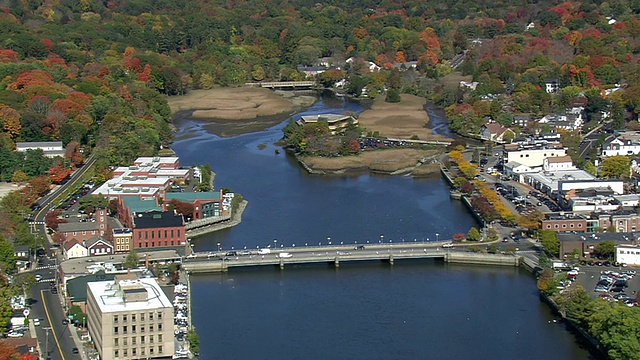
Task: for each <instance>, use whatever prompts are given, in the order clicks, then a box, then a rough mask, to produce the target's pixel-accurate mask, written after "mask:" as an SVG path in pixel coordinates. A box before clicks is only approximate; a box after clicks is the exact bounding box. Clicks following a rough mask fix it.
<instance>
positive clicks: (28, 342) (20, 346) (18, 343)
mask: <svg viewBox="0 0 640 360" xmlns="http://www.w3.org/2000/svg"><path fill="white" fill-rule="evenodd" d="M2 341H3V342H4V343H5V344H7V345H8V346H9V347H11V348H12V349H13V350H14V354H19V355H21V356H22V355H31V356H33V357H34V358H35V359H39V358H40V354H39V353H38V339H37V338H26V337H22V338H6V339H2ZM16 358H17V359H18V358H19V359H22V357H16ZM12 359H13V358H12Z"/></svg>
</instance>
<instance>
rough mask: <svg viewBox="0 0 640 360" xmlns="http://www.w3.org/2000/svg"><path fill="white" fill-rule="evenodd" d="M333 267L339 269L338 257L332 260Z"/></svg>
mask: <svg viewBox="0 0 640 360" xmlns="http://www.w3.org/2000/svg"><path fill="white" fill-rule="evenodd" d="M333 265H334V266H335V267H336V269H337V268H339V267H340V258H339V257H337V256H336V257H335V258H334V259H333Z"/></svg>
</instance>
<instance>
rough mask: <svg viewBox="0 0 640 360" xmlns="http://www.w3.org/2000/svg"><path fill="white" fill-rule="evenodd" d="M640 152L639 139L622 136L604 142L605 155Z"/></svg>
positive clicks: (636, 153) (635, 153) (603, 152)
mask: <svg viewBox="0 0 640 360" xmlns="http://www.w3.org/2000/svg"><path fill="white" fill-rule="evenodd" d="M638 154H640V141H639V140H637V139H625V138H624V137H622V136H621V137H618V138H615V139H613V140H610V141H607V142H605V143H603V144H602V156H603V157H609V156H617V155H623V156H627V155H638Z"/></svg>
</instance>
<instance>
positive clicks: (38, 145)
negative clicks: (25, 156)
mask: <svg viewBox="0 0 640 360" xmlns="http://www.w3.org/2000/svg"><path fill="white" fill-rule="evenodd" d="M37 149H40V150H42V152H43V153H44V156H46V157H50V158H53V157H56V156H60V157H63V156H64V155H65V152H66V151H65V149H64V148H63V147H62V141H43V142H17V143H16V151H27V150H37Z"/></svg>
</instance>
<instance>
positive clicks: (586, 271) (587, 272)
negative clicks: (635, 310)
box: [576, 265, 640, 300]
mask: <svg viewBox="0 0 640 360" xmlns="http://www.w3.org/2000/svg"><path fill="white" fill-rule="evenodd" d="M578 267H579V270H578V275H577V278H576V282H577V283H579V284H581V285H582V286H583V287H584V288H585V290H587V292H588V293H589V294H590V295H591V297H592V298H597V297H609V296H611V297H612V296H615V295H616V294H618V293H623V294H626V295H628V296H629V297H631V298H635V299H636V300H637V297H638V295H639V294H638V292H639V291H640V277H639V276H638V275H634V276H633V277H631V278H629V279H627V285H628V286H627V287H626V288H625V289H624V290H623V291H620V292H619V291H596V290H595V289H596V285H597V284H598V282H599V281H600V277H601V276H603V275H604V273H609V274H610V273H613V275H609V276H610V277H611V278H613V279H615V278H616V277H617V276H616V275H615V274H618V275H620V274H623V273H626V272H633V271H636V272H637V271H638V270H640V268H638V267H630V266H626V267H622V266H618V267H614V266H596V265H591V266H590V265H579V266H578ZM610 287H615V286H610ZM603 294H608V295H603Z"/></svg>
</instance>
